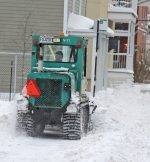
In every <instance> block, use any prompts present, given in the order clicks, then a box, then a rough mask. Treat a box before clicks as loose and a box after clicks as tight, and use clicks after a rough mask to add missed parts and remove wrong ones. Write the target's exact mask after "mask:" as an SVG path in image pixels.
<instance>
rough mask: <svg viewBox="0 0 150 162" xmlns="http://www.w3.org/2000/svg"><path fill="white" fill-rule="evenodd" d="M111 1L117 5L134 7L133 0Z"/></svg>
mask: <svg viewBox="0 0 150 162" xmlns="http://www.w3.org/2000/svg"><path fill="white" fill-rule="evenodd" d="M109 3H110V4H112V5H113V6H115V7H127V8H130V7H132V0H110V1H109Z"/></svg>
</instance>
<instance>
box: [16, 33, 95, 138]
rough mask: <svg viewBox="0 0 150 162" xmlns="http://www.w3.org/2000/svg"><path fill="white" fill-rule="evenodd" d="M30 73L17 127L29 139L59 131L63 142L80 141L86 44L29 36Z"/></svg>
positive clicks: (85, 120)
mask: <svg viewBox="0 0 150 162" xmlns="http://www.w3.org/2000/svg"><path fill="white" fill-rule="evenodd" d="M32 40H33V44H32V62H31V72H29V73H28V75H27V82H26V85H25V87H24V89H23V91H24V92H23V94H24V96H25V98H26V99H27V101H28V102H27V105H26V106H25V107H24V108H23V107H19V109H18V117H17V119H18V120H17V121H18V126H19V127H22V128H24V129H25V130H26V132H27V134H28V135H30V136H39V135H41V134H42V133H43V131H44V130H46V128H48V127H51V128H54V127H56V126H57V127H58V128H60V131H61V133H62V134H63V137H64V138H66V139H80V138H81V137H82V134H84V133H87V132H88V130H89V126H90V121H91V120H90V115H91V114H90V112H93V111H91V110H90V108H92V109H93V110H95V108H96V106H95V105H92V106H90V103H89V99H88V97H87V96H86V94H85V85H84V84H85V77H84V76H85V71H86V70H85V68H86V65H85V60H86V59H85V57H86V56H85V55H86V53H85V51H86V50H85V49H86V46H87V40H86V39H85V38H82V37H76V36H67V37H66V36H59V37H52V38H51V37H48V36H45V35H44V36H39V35H36V34H34V35H32Z"/></svg>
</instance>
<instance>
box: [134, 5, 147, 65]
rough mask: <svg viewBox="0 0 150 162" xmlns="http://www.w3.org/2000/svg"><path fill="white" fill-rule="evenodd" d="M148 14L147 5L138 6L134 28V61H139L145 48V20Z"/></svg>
mask: <svg viewBox="0 0 150 162" xmlns="http://www.w3.org/2000/svg"><path fill="white" fill-rule="evenodd" d="M147 14H148V7H146V6H138V20H137V25H138V27H137V30H136V63H138V62H140V61H141V59H142V56H143V54H144V50H145V49H146V35H147V30H146V25H147V22H146V21H141V20H146V19H147Z"/></svg>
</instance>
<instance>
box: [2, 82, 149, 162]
mask: <svg viewBox="0 0 150 162" xmlns="http://www.w3.org/2000/svg"><path fill="white" fill-rule="evenodd" d="M142 87H143V86H142V85H136V86H122V87H120V88H118V89H115V90H113V89H109V90H107V91H103V92H101V93H99V94H98V95H97V97H96V98H95V101H96V102H97V104H98V108H97V110H96V112H95V114H94V116H93V124H94V130H93V131H92V132H90V133H89V134H88V135H87V136H86V137H84V138H83V139H82V140H79V141H68V140H63V139H61V138H59V137H58V138H55V137H54V136H50V135H49V136H45V137H43V138H31V137H27V136H25V135H16V134H15V133H14V123H15V114H16V110H15V106H16V105H15V102H11V103H9V102H6V101H0V129H1V132H0V162H149V161H150V160H149V159H150V93H141V89H142ZM144 87H145V86H144Z"/></svg>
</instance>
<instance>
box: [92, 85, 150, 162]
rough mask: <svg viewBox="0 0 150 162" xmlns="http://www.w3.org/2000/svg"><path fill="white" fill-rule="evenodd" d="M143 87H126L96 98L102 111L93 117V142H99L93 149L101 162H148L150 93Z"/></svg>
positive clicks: (101, 93)
mask: <svg viewBox="0 0 150 162" xmlns="http://www.w3.org/2000/svg"><path fill="white" fill-rule="evenodd" d="M141 88H142V87H141V86H138V85H137V86H126V85H124V86H122V87H118V89H114V90H112V89H109V90H107V91H103V92H100V93H99V94H98V95H97V97H96V98H95V102H97V104H98V108H99V109H98V110H97V113H96V114H95V116H94V117H93V119H94V124H95V128H96V129H95V132H94V135H93V137H94V139H93V140H94V141H95V142H96V143H97V142H98V143H99V145H98V144H96V145H94V147H95V151H96V152H97V154H98V156H99V159H100V161H102V162H135V161H136V162H141V161H142V162H149V159H150V152H149V148H150V141H149V137H150V118H149V116H150V108H149V102H150V94H149V93H147V94H143V93H141ZM93 137H92V138H93ZM97 150H99V151H97ZM93 156H94V154H93ZM94 159H95V160H97V157H96V158H95V156H94Z"/></svg>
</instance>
